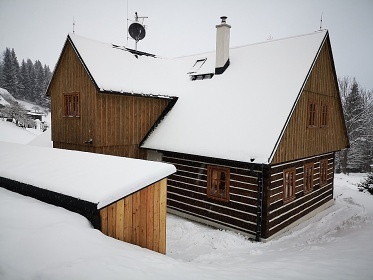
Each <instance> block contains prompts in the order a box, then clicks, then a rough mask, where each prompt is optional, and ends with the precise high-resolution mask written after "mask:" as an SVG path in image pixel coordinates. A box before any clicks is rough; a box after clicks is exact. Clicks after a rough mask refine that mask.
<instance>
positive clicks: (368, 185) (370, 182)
mask: <svg viewBox="0 0 373 280" xmlns="http://www.w3.org/2000/svg"><path fill="white" fill-rule="evenodd" d="M357 187H358V189H359V191H361V192H363V191H368V192H369V193H370V194H372V195H373V172H371V173H369V174H368V177H367V178H366V179H365V181H364V182H361V183H360V184H358V185H357Z"/></svg>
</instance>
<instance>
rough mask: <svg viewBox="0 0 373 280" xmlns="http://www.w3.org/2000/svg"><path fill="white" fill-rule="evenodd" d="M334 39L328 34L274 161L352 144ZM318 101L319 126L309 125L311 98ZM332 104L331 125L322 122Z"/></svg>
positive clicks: (289, 159)
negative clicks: (334, 49) (339, 80)
mask: <svg viewBox="0 0 373 280" xmlns="http://www.w3.org/2000/svg"><path fill="white" fill-rule="evenodd" d="M336 79H337V78H336V75H335V71H334V63H333V58H332V52H331V46H330V41H329V39H328V38H327V40H326V41H325V43H324V45H323V47H322V49H321V51H320V54H319V56H318V58H317V60H316V62H315V65H314V67H313V69H312V72H311V74H310V76H309V78H308V80H307V82H306V85H305V87H304V89H303V92H302V93H301V96H300V99H299V101H298V104H297V105H296V108H295V110H294V112H293V115H292V116H291V119H290V121H289V123H288V126H287V128H286V130H285V132H284V135H283V137H282V139H281V141H280V143H279V146H278V148H277V150H276V152H275V155H274V157H273V159H272V162H271V163H272V164H277V163H281V162H288V161H292V160H295V159H300V158H306V157H310V156H313V155H319V154H325V153H328V152H332V151H337V150H341V149H343V148H346V147H347V146H348V138H347V134H346V130H345V125H344V118H343V111H342V107H341V102H340V97H339V91H338V84H337V80H336ZM310 101H313V102H315V103H316V126H315V127H312V128H311V127H307V120H308V119H307V118H308V105H309V102H310ZM322 104H328V119H327V126H326V127H322V126H321V114H322V109H321V108H322Z"/></svg>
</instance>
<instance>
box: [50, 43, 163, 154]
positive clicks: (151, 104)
mask: <svg viewBox="0 0 373 280" xmlns="http://www.w3.org/2000/svg"><path fill="white" fill-rule="evenodd" d="M72 92H79V94H80V117H64V112H63V102H64V100H63V94H64V93H72ZM48 94H49V95H50V96H51V100H52V102H51V111H52V141H53V146H54V147H55V148H62V149H69V150H78V151H87V152H96V153H102V154H109V155H116V156H125V157H131V158H143V159H145V158H146V154H145V153H146V152H145V151H144V150H140V149H139V147H138V146H139V143H140V142H141V140H142V139H143V138H144V136H145V135H146V133H147V132H148V131H149V130H150V128H151V127H152V125H153V124H154V123H155V122H156V120H157V119H158V117H159V116H160V115H161V113H162V112H163V111H164V109H165V108H166V106H167V105H168V103H169V102H170V99H161V98H150V97H141V96H129V95H124V94H113V93H101V92H98V90H97V88H96V86H95V84H94V82H93V81H92V80H91V78H90V76H89V75H88V73H87V71H86V69H85V68H84V66H83V64H82V62H81V61H80V59H79V57H78V56H77V54H76V52H75V50H74V49H73V47H72V45H71V43H70V42H69V41H67V43H66V45H65V47H64V50H63V52H62V54H61V57H60V60H59V63H58V65H57V68H56V70H55V72H54V75H53V78H52V82H51V85H50V87H49V91H48ZM90 139H92V144H85V142H86V141H88V140H90Z"/></svg>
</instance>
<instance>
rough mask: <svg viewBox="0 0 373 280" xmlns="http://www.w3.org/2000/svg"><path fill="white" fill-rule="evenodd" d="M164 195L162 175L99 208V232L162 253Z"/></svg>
mask: <svg viewBox="0 0 373 280" xmlns="http://www.w3.org/2000/svg"><path fill="white" fill-rule="evenodd" d="M166 196H167V179H163V180H161V181H159V182H157V183H154V184H152V185H150V186H148V187H146V188H144V189H142V190H140V191H138V192H136V193H133V194H132V195H129V196H127V197H125V198H123V199H121V200H119V201H117V202H115V203H113V204H110V205H108V206H106V207H104V208H102V209H101V210H100V217H101V230H102V232H103V233H104V234H106V235H108V236H111V237H113V238H116V239H119V240H122V241H125V242H128V243H132V244H135V245H138V246H140V247H143V248H147V249H150V250H153V251H156V252H159V253H162V254H165V253H166Z"/></svg>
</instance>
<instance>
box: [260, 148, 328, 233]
mask: <svg viewBox="0 0 373 280" xmlns="http://www.w3.org/2000/svg"><path fill="white" fill-rule="evenodd" d="M323 159H327V161H328V172H327V183H326V185H324V186H320V160H323ZM307 163H314V173H313V190H312V191H311V192H307V193H305V191H304V188H303V187H304V185H303V184H304V165H305V164H307ZM290 167H295V168H296V187H295V199H294V200H293V201H290V202H288V203H284V200H283V177H284V175H283V174H284V170H285V169H288V168H290ZM270 178H271V179H270V186H269V188H268V197H267V202H266V205H267V209H266V210H265V213H266V216H267V225H266V232H265V236H266V237H267V238H268V237H270V236H271V235H273V234H275V233H277V232H279V231H280V230H282V229H284V228H285V227H287V226H289V225H290V224H292V223H294V222H296V221H297V220H298V219H300V218H302V217H303V216H305V215H307V214H308V213H310V212H312V211H313V210H315V209H316V208H318V207H320V206H322V205H323V204H325V203H327V202H328V201H330V200H332V199H333V179H334V153H329V154H325V155H320V156H315V157H310V158H306V159H301V160H297V161H293V162H290V163H284V164H278V165H274V166H272V167H271V177H270Z"/></svg>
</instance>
